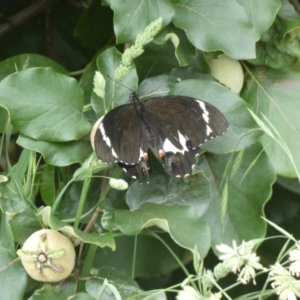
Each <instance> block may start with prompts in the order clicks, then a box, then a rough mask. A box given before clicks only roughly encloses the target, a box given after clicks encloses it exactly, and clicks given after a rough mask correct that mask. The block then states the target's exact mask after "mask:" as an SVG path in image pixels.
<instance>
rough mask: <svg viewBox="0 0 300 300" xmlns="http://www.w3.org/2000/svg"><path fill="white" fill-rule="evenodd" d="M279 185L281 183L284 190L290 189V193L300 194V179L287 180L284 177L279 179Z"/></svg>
mask: <svg viewBox="0 0 300 300" xmlns="http://www.w3.org/2000/svg"><path fill="white" fill-rule="evenodd" d="M277 183H279V184H280V185H281V186H283V187H284V188H286V189H288V190H289V191H292V192H294V193H295V194H297V195H299V194H300V185H299V179H298V178H286V177H282V176H278V177H277Z"/></svg>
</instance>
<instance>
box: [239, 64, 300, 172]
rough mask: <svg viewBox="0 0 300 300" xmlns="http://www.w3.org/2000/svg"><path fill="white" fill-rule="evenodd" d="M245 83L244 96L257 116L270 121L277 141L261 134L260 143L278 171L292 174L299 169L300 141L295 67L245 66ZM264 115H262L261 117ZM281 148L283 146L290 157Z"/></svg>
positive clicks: (299, 93)
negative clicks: (252, 67) (263, 67)
mask: <svg viewBox="0 0 300 300" xmlns="http://www.w3.org/2000/svg"><path fill="white" fill-rule="evenodd" d="M247 73H248V74H247V80H246V82H247V85H246V88H245V89H244V92H243V96H244V99H246V100H247V101H248V102H249V104H250V105H251V106H252V110H253V112H254V113H255V114H256V115H257V117H258V118H260V119H261V120H263V121H264V122H267V120H268V121H269V122H270V123H271V124H272V127H273V128H274V130H276V131H277V133H278V137H277V138H276V141H275V140H274V139H272V138H271V137H270V136H269V135H268V134H266V133H265V134H263V135H262V137H261V142H262V144H263V147H264V149H265V151H266V152H267V154H268V156H269V158H270V160H271V162H272V164H273V166H274V168H275V171H276V173H277V174H280V175H283V176H287V177H295V176H297V171H298V172H300V156H299V140H300V119H299V115H298V111H299V101H298V100H299V95H300V85H299V80H300V75H299V72H298V71H297V70H293V69H292V68H291V69H283V70H272V69H260V68H255V69H247ZM263 116H265V118H266V119H265V118H264V117H263ZM282 147H286V148H287V149H288V151H289V152H290V154H291V157H292V159H293V161H294V164H295V167H294V166H293V164H292V162H291V159H290V158H289V157H288V155H287V153H285V151H284V150H283V148H282Z"/></svg>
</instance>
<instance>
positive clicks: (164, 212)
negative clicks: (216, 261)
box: [115, 203, 210, 257]
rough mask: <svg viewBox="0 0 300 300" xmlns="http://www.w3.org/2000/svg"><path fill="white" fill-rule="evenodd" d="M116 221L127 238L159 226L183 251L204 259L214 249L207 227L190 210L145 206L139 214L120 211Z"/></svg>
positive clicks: (188, 208)
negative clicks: (194, 252)
mask: <svg viewBox="0 0 300 300" xmlns="http://www.w3.org/2000/svg"><path fill="white" fill-rule="evenodd" d="M115 220H116V224H117V225H118V227H119V229H120V230H121V231H122V232H123V233H124V234H127V235H135V234H137V233H139V232H140V231H141V230H142V229H143V228H146V227H150V226H158V227H160V228H161V229H163V230H165V231H167V232H169V234H170V235H171V237H172V239H173V240H174V241H175V242H176V243H177V244H178V245H180V246H181V247H184V248H186V249H189V250H191V251H192V250H193V249H194V248H195V247H196V248H197V250H198V251H199V253H200V255H201V257H205V256H206V254H207V252H208V250H209V248H210V232H209V228H208V226H207V224H206V223H204V222H201V221H199V219H198V218H197V216H196V214H195V212H194V209H193V208H191V207H189V206H175V205H174V206H166V205H158V204H154V203H144V204H143V205H141V206H140V207H139V208H138V209H137V210H135V211H128V210H116V211H115Z"/></svg>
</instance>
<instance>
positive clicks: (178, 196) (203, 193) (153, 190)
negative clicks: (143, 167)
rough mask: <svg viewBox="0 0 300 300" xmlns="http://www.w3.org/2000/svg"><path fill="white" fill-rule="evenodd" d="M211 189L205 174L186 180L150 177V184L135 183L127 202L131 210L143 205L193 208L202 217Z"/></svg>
mask: <svg viewBox="0 0 300 300" xmlns="http://www.w3.org/2000/svg"><path fill="white" fill-rule="evenodd" d="M209 196H210V187H209V185H208V182H207V180H206V178H205V177H204V176H203V173H197V174H194V175H193V176H189V177H186V178H171V179H170V177H169V176H167V175H158V176H150V183H149V184H147V185H141V184H140V183H139V182H137V181H135V182H134V183H133V184H132V185H131V186H130V188H129V189H128V191H127V193H126V202H127V204H128V206H129V207H130V209H131V210H136V209H138V208H139V207H140V206H141V205H142V204H143V203H157V204H163V205H170V206H172V205H178V206H186V205H189V206H192V207H193V208H194V211H195V213H196V215H197V217H201V216H202V215H203V214H204V213H205V210H206V208H207V206H208V201H209Z"/></svg>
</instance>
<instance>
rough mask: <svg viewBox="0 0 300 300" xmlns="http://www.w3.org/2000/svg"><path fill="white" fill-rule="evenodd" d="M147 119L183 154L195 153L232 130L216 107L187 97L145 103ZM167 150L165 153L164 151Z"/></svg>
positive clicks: (165, 97)
mask: <svg viewBox="0 0 300 300" xmlns="http://www.w3.org/2000/svg"><path fill="white" fill-rule="evenodd" d="M144 107H145V111H146V115H147V118H148V119H149V121H150V122H151V124H155V125H156V126H157V127H158V128H159V129H160V131H161V134H162V136H163V138H164V139H168V140H167V144H166V145H169V146H170V143H169V141H170V142H171V144H172V145H173V146H174V150H175V148H177V149H179V150H180V151H182V150H186V148H187V149H195V148H197V147H199V146H200V145H202V144H203V143H204V142H206V141H207V140H209V139H212V138H214V137H217V136H220V135H222V134H223V133H224V132H225V131H226V130H227V128H228V122H227V120H226V118H225V117H224V115H223V114H222V113H221V112H220V111H219V110H218V109H217V108H216V107H214V106H213V105H211V104H209V103H207V102H204V101H201V100H198V99H194V98H191V97H184V96H164V97H157V98H152V99H150V100H148V101H145V102H144ZM164 150H165V149H164Z"/></svg>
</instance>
